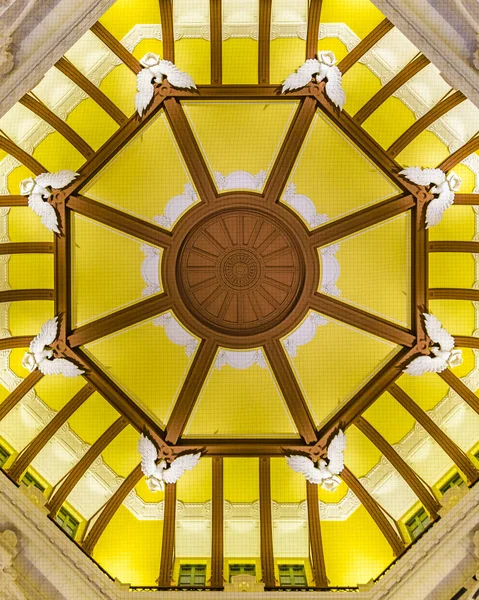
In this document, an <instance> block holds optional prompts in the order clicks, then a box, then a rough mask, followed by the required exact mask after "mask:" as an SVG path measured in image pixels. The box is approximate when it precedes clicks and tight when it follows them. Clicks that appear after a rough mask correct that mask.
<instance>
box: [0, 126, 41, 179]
mask: <svg viewBox="0 0 479 600" xmlns="http://www.w3.org/2000/svg"><path fill="white" fill-rule="evenodd" d="M0 150H3V151H4V152H6V153H7V154H10V156H13V158H15V159H17V160H18V162H21V163H22V165H24V166H25V167H27V169H30V171H31V172H32V173H33V174H34V175H40V173H45V172H46V169H45V167H42V165H41V164H40V163H39V162H38V160H36V159H35V158H33V156H30V154H28V153H27V152H25V150H22V149H21V148H20V146H17V145H16V144H15V142H12V140H10V139H8V138H6V137H5V136H3V135H0Z"/></svg>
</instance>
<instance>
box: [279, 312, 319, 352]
mask: <svg viewBox="0 0 479 600" xmlns="http://www.w3.org/2000/svg"><path fill="white" fill-rule="evenodd" d="M327 322H328V320H327V319H326V318H325V317H323V316H322V315H320V314H318V313H315V312H312V313H309V315H308V316H307V317H306V319H305V320H304V321H303V322H302V323H301V325H300V326H299V327H298V328H297V329H296V330H295V331H293V333H291V334H290V335H288V337H287V338H285V340H284V342H283V345H284V349H285V350H286V352H287V353H288V355H289V357H290V358H294V357H295V356H296V353H297V348H298V347H299V346H304V345H305V344H309V342H311V341H312V340H313V339H314V337H315V335H316V329H317V328H318V327H319V326H321V325H326V324H327Z"/></svg>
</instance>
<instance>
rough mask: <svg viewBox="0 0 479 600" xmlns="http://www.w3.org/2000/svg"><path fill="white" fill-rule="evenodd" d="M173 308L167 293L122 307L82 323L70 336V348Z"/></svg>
mask: <svg viewBox="0 0 479 600" xmlns="http://www.w3.org/2000/svg"><path fill="white" fill-rule="evenodd" d="M170 308H171V298H170V296H168V295H167V294H157V295H155V296H150V297H149V298H146V299H145V300H142V301H141V302H137V303H136V304H133V305H132V306H128V307H127V308H122V309H121V310H118V311H116V312H114V313H112V314H111V315H107V316H106V317H101V318H100V319H97V320H96V321H92V322H91V323H87V324H86V325H82V326H81V327H78V328H77V329H75V330H74V331H73V333H72V334H71V335H70V336H69V337H68V344H69V346H70V348H75V347H77V346H83V345H85V344H89V343H90V342H93V341H95V340H97V339H99V338H102V337H106V336H107V335H111V334H112V333H115V332H116V331H119V330H120V329H125V328H126V327H131V326H132V325H136V324H137V323H140V322H141V321H146V320H147V319H151V318H152V317H154V316H156V315H159V314H161V313H164V312H165V311H167V310H169V309H170Z"/></svg>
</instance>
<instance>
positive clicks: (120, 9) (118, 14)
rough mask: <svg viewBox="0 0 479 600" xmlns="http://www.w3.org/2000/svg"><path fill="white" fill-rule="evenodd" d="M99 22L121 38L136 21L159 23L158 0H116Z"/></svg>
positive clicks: (118, 38) (117, 37)
mask: <svg viewBox="0 0 479 600" xmlns="http://www.w3.org/2000/svg"><path fill="white" fill-rule="evenodd" d="M100 23H101V24H102V25H103V26H104V27H106V28H107V29H108V31H109V32H110V33H112V34H113V35H114V36H115V37H116V39H117V40H121V39H122V38H123V37H124V36H125V35H126V34H127V33H128V32H129V31H130V30H131V29H132V28H133V27H134V26H135V25H136V24H137V23H161V19H160V8H159V5H158V0H116V2H115V3H114V4H113V5H112V6H111V7H110V8H109V9H108V10H107V11H106V12H105V13H104V14H103V15H102V16H101V17H100Z"/></svg>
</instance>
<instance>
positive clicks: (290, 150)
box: [264, 98, 316, 204]
mask: <svg viewBox="0 0 479 600" xmlns="http://www.w3.org/2000/svg"><path fill="white" fill-rule="evenodd" d="M315 114H316V102H315V101H314V99H313V98H305V99H304V100H303V101H302V104H301V105H300V106H299V108H298V110H297V111H296V115H295V117H294V119H293V122H292V123H291V125H290V128H289V130H288V133H287V134H286V137H285V138H284V141H283V144H282V146H281V149H280V151H279V153H278V156H277V158H276V160H275V162H274V165H273V168H272V169H271V173H270V175H269V177H268V180H267V182H266V185H265V188H264V201H265V203H266V204H268V203H269V204H274V203H275V202H278V200H279V198H280V196H281V192H282V191H283V189H284V188H285V186H286V183H287V181H288V177H289V174H290V172H291V169H292V168H293V166H294V163H295V162H296V159H297V157H298V152H299V151H300V149H301V146H302V145H303V142H304V140H305V138H306V134H307V133H308V131H309V127H310V125H311V123H312V122H313V119H314V115H315Z"/></svg>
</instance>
